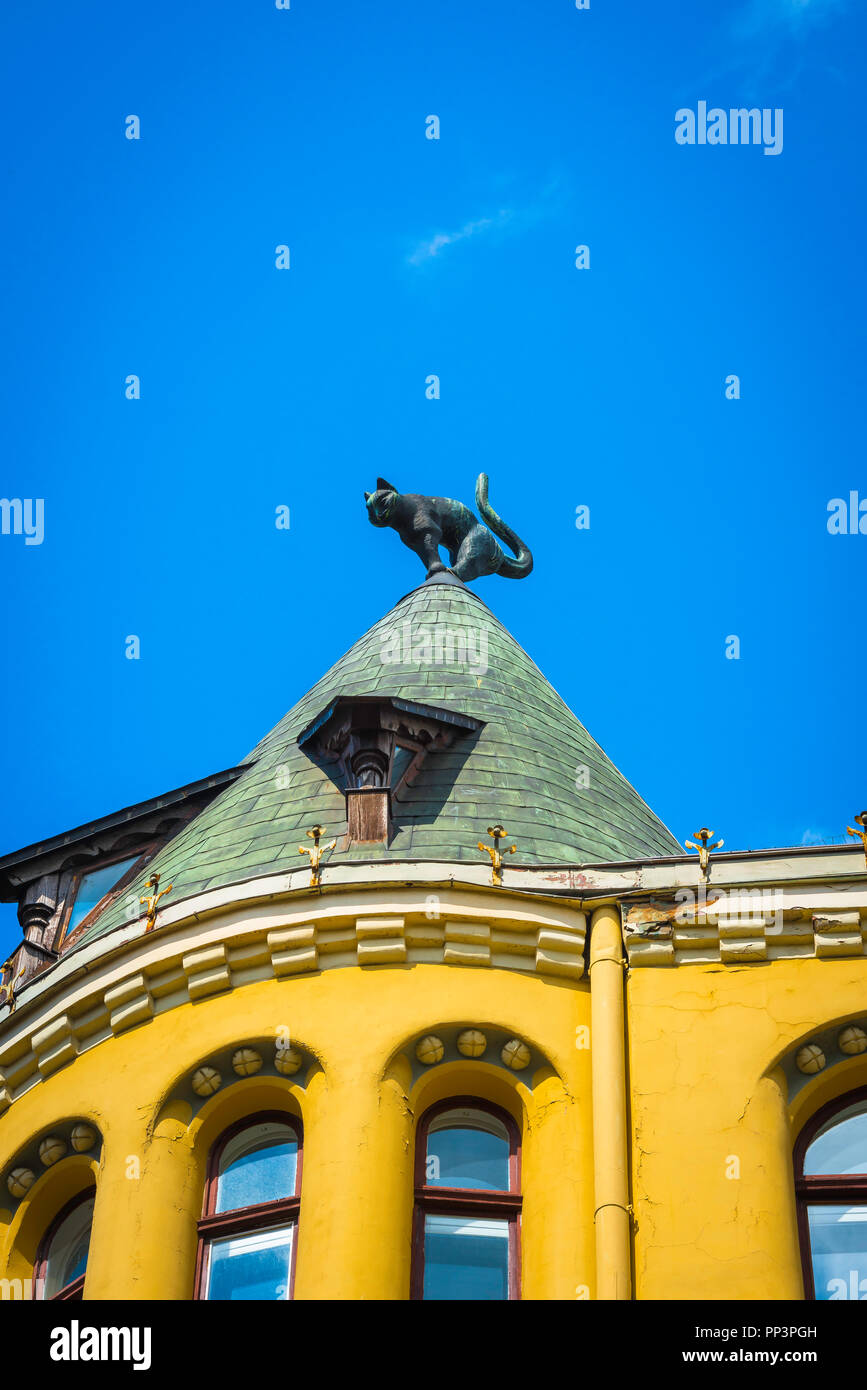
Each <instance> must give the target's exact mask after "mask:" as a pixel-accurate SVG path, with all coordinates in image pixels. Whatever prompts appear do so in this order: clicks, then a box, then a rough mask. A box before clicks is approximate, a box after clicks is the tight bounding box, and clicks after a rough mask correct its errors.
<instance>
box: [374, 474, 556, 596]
mask: <svg viewBox="0 0 867 1390" xmlns="http://www.w3.org/2000/svg"><path fill="white" fill-rule="evenodd" d="M364 500H365V502H366V503H367V515H368V518H369V520H370V522H371V524H372V525H373V526H392V527H393V528H394V530H395V531H396V532H397V534H398V535H399V536H400V538H401V540H402V541H403V543H404V545H408V546H409V548H410V550H414V551H415V553H416V555H418V557H419V559H420V560H421V561H422V562H423V564H424V565H425V567H426V569H427V578H428V579H431V578H432V577H433V576H434V575H435V574H441V573H445V572H448V571H450V572H451V573H452V574H454V575H455V576H456V577H457V578H458V579H461V580H465V581H466V580H469V579H481V578H482V577H483V576H484V575H486V574H503V575H505V576H506V578H507V579H523V578H524V576H525V575H527V574H529V573H530V571H531V569H532V568H533V556H532V555H531V554H530V551H529V548H528V547H527V546H526V545H525V544H524V542H523V541H522V540H521V538H520V536H516V535H515V532H514V531H513V530H512V529H511V527H509V526H507V525H506V523H505V522H504V521H502V520H501V518H500V517H498V516H497V513H496V512H495V511H494V509H493V507H492V506H491V505H490V503H489V502H488V475H487V474H486V473H480V474H479V476H478V479H477V481H476V506H477V507H478V509H479V512H480V514H481V515H482V516H483V517H484V519H485V521H486V522H487V523H488V526H490V528H491V530H490V531H489V530H487V528H486V527H484V526H483V525H482V523H481V522H480V521H478V520H477V519H476V517H475V516H473V513H472V512H471V511H470V509H469V507H465V506H464V504H463V502H453V501H452V499H451V498H450V497H423V496H422V495H421V494H420V493H417V492H404V493H401V492H398V490H397V488H396V487H392V485H391V483H387V482H386V480H385V478H377V480H376V492H366V493H365V494H364ZM491 531H493V532H495V533H496V535H498V536H499V537H500V539H501V540H504V541H505V542H506V544H507V545H508V546H510V547H511V549H512V550H514V552H515V556H516V558H515V559H514V560H513V559H512V557H511V555H506V554H505V553H504V551H503V550H501V549H500V547H499V545H498V544H497V542H496V541H495V539H494V537H493V536H492V535H491ZM441 545H444V546H445V547H446V549H447V550H448V552H449V560H450V561H451V564H450V566H446V565H444V564H443V562H442V560H441V559H440V553H439V547H440V546H441Z"/></svg>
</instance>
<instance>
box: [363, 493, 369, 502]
mask: <svg viewBox="0 0 867 1390" xmlns="http://www.w3.org/2000/svg"><path fill="white" fill-rule="evenodd" d="M364 500H365V502H369V501H370V493H369V492H366V493H365V494H364Z"/></svg>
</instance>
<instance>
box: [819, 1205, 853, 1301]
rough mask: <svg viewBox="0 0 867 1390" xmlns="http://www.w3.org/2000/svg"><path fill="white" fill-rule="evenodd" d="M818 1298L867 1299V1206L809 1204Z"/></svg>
mask: <svg viewBox="0 0 867 1390" xmlns="http://www.w3.org/2000/svg"><path fill="white" fill-rule="evenodd" d="M807 1214H808V1216H809V1221H810V1249H811V1250H812V1252H813V1282H814V1284H815V1286H816V1298H817V1299H823V1300H824V1299H844V1298H845V1299H857V1300H860V1301H861V1302H863V1301H864V1300H865V1299H867V1207H852V1206H837V1207H832V1206H815V1207H808V1209H807Z"/></svg>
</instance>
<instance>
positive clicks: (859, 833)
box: [846, 811, 867, 864]
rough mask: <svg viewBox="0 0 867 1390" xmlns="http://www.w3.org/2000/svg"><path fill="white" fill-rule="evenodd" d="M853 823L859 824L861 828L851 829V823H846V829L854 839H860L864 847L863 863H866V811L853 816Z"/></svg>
mask: <svg viewBox="0 0 867 1390" xmlns="http://www.w3.org/2000/svg"><path fill="white" fill-rule="evenodd" d="M855 824H856V825H860V826H861V827H862V828H861V830H853V829H852V827H851V825H847V826H846V829H847V830H848V831H849V834H850V835H853V836H854V837H855V839H856V840H860V841H861V844H862V845H863V847H864V863H865V864H867V811H862V812H861V814H860V816H856V817H855Z"/></svg>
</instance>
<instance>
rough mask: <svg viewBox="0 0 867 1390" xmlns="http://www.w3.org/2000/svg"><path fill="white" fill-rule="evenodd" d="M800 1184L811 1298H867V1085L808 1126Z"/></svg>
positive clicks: (801, 1142) (798, 1162) (800, 1151)
mask: <svg viewBox="0 0 867 1390" xmlns="http://www.w3.org/2000/svg"><path fill="white" fill-rule="evenodd" d="M795 1187H796V1190H797V1194H798V1227H799V1231H800V1236H801V1254H802V1258H803V1263H804V1290H805V1293H806V1296H807V1298H814V1299H820V1300H824V1299H853V1298H854V1299H859V1300H861V1301H863V1300H865V1299H867V1087H865V1088H864V1089H862V1090H859V1091H851V1092H850V1093H849V1094H848V1095H847V1096H844V1097H842V1098H841V1099H839V1100H835V1101H833V1102H832V1103H831V1104H830V1105H826V1106H825V1107H824V1108H823V1109H822V1110H820V1111H819V1113H818V1114H817V1115H814V1117H813V1119H812V1120H811V1122H810V1123H809V1124H808V1125H807V1126H806V1128H805V1129H804V1130H803V1132H802V1133H801V1135H800V1137H799V1139H798V1143H797V1145H796V1147H795Z"/></svg>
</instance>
